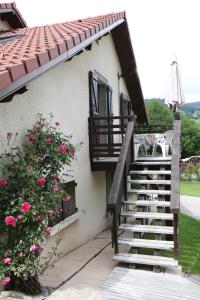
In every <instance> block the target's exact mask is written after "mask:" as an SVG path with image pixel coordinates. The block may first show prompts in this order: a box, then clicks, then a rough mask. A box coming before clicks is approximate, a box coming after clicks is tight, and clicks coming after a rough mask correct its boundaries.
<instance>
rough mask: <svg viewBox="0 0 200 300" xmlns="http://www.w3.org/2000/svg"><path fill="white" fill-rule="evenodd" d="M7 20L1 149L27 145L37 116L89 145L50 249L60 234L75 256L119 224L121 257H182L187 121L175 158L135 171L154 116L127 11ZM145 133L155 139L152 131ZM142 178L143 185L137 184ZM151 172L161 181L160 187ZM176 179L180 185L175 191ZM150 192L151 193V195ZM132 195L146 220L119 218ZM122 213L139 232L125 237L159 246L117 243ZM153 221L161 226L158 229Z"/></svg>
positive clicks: (0, 81)
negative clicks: (140, 140)
mask: <svg viewBox="0 0 200 300" xmlns="http://www.w3.org/2000/svg"><path fill="white" fill-rule="evenodd" d="M0 15H1V19H0V28H1V29H2V30H1V32H0V146H1V149H4V148H5V144H4V136H5V133H6V132H8V131H14V132H16V131H17V132H18V133H19V138H20V137H21V136H22V135H23V134H24V133H25V132H26V130H27V128H29V127H30V126H31V124H32V123H33V122H34V121H35V119H36V116H37V113H38V112H39V113H42V114H44V115H48V113H50V112H53V114H54V115H55V116H56V118H57V119H58V120H59V122H60V123H61V129H62V130H63V131H64V133H66V134H69V133H72V134H73V135H74V141H75V142H77V141H84V147H83V149H82V151H81V152H80V153H79V157H78V161H77V162H76V163H74V165H73V166H72V169H73V180H70V182H69V185H68V188H69V189H70V190H71V193H72V195H73V197H72V199H73V203H72V205H71V206H70V207H66V208H65V211H66V214H65V215H64V216H63V221H62V222H61V223H59V224H57V225H55V227H54V228H53V230H52V233H51V237H50V238H49V239H48V244H49V246H50V245H51V243H52V242H53V241H54V240H55V238H56V237H57V234H58V232H59V230H61V229H62V230H63V232H64V239H63V241H62V243H61V247H60V248H61V251H62V252H63V253H67V252H69V251H71V250H72V249H75V248H77V247H79V246H80V245H81V244H83V243H85V242H86V241H88V240H89V239H91V238H92V237H94V236H95V235H96V234H98V233H100V232H101V231H103V230H104V229H105V228H106V227H107V226H109V225H110V222H112V241H113V245H114V246H115V253H116V254H117V253H118V252H119V249H118V246H119V245H120V244H125V245H127V246H130V247H131V248H135V249H136V251H138V250H137V249H139V248H141V247H147V248H152V249H155V252H154V254H155V255H160V252H159V251H160V250H163V249H175V253H176V254H177V253H178V238H177V232H178V213H179V190H178V172H179V164H178V162H179V156H178V155H179V151H180V143H179V137H180V123H179V122H180V121H178V120H177V121H176V122H175V125H174V134H175V136H176V141H177V143H175V144H174V147H175V150H173V149H172V157H168V158H167V159H165V160H164V161H162V157H159V158H155V161H152V160H153V159H154V158H152V157H151V158H150V159H149V160H148V158H140V160H139V162H136V163H135V165H133V163H134V160H135V158H134V155H133V148H134V147H133V133H134V123H137V124H141V125H142V126H144V125H145V124H148V118H147V113H146V110H145V105H144V99H143V95H142V90H141V85H140V81H139V77H138V73H137V66H136V61H135V57H134V53H133V48H132V44H131V38H130V33H129V29H128V23H127V19H126V14H125V12H119V13H111V14H107V15H103V16H97V17H93V18H87V19H81V20H75V21H73V22H65V23H58V24H55V25H46V26H40V27H34V28H28V27H27V25H26V23H25V21H24V20H23V18H22V16H21V15H20V13H19V12H18V10H17V8H16V6H15V4H1V5H0ZM16 27H17V28H16ZM88 121H89V123H88ZM141 128H142V127H141ZM141 128H140V131H139V133H141ZM146 128H147V129H148V130H150V132H151V130H152V128H151V129H149V127H146ZM138 130H139V129H138ZM154 130H155V128H154ZM147 133H148V132H147ZM174 153H175V155H174ZM171 159H172V160H173V167H172V169H171ZM142 160H143V161H142ZM147 160H148V161H147ZM133 166H134V168H135V169H134V170H132V169H131V168H133ZM138 166H139V167H141V169H140V168H138ZM155 166H157V167H158V169H156V168H155ZM171 172H172V173H173V174H171ZM137 174H138V175H139V176H141V178H142V179H138V180H134V179H132V177H133V175H137ZM152 174H153V175H157V179H156V180H153V177H151V175H152ZM127 175H128V176H129V179H128V181H127ZM149 176H150V178H149ZM166 176H167V179H165V177H166ZM170 176H171V179H172V178H174V180H173V184H172V187H171V181H170V180H169V177H170ZM151 180H152V182H150V181H151ZM127 183H128V187H129V188H128V190H127ZM132 184H137V185H140V189H132ZM148 185H151V187H153V189H151V190H150V189H147V186H148ZM155 185H156V186H157V187H156V188H155ZM160 185H161V188H162V189H160V188H159V187H158V186H160ZM166 185H167V186H168V187H167V188H165V187H166ZM170 188H171V189H172V190H171V191H170ZM145 189H147V190H146V191H144V190H145ZM128 193H129V194H133V193H135V194H137V195H139V198H138V201H141V202H137V200H136V202H134V201H132V202H129V203H128V202H127V203H126V207H127V206H129V205H130V207H131V206H134V205H136V206H138V207H139V208H140V209H141V208H142V210H140V213H138V215H135V212H133V211H132V212H131V211H130V209H128V211H122V212H121V205H122V200H123V199H124V198H125V200H128V199H130V195H129V196H128ZM155 194H156V195H157V198H158V199H157V200H155V201H153V199H154V198H151V200H152V201H153V202H151V203H150V202H149V201H147V200H148V199H149V195H150V196H152V195H155ZM170 194H171V203H170ZM160 196H161V197H160ZM141 197H142V198H141ZM164 197H166V198H164ZM75 201H76V203H75ZM144 201H147V202H144ZM158 201H161V202H159V203H158ZM165 201H166V203H165ZM152 205H153V210H152V211H153V212H151V206H152ZM157 207H158V208H159V209H158V210H157ZM76 208H77V210H76ZM170 208H171V213H169V209H170ZM110 212H111V213H112V215H111V216H110ZM120 214H121V216H122V219H125V220H126V219H127V220H128V218H129V217H131V218H132V219H133V218H135V219H138V220H139V221H140V224H139V225H141V226H139V227H137V226H136V225H137V223H136V225H134V223H127V224H124V225H123V224H122V225H121V229H123V230H126V229H127V230H130V231H131V232H133V234H134V232H136V233H138V232H139V235H137V236H138V238H141V237H142V235H141V233H144V232H148V231H149V232H150V233H153V234H155V235H156V238H157V239H158V240H153V241H152V243H147V242H146V240H144V239H141V241H138V239H137V241H136V240H133V239H132V240H130V239H118V228H119V217H120ZM152 219H155V221H156V222H155V225H156V226H158V227H157V228H155V226H154V225H151V223H150V222H151V221H152ZM165 221H166V223H164V222H165ZM167 222H168V223H167ZM172 223H173V224H172ZM134 226H136V227H137V228H135V227H134ZM145 226H146V227H145ZM165 226H166V228H164V227H165ZM163 234H164V235H165V236H166V235H170V236H171V240H169V241H161V238H160V237H161V236H162V235H163ZM173 236H174V241H173ZM159 239H160V241H159ZM164 242H166V243H164ZM158 249H159V250H158ZM136 253H138V252H136ZM118 255H119V254H118ZM138 255H139V254H138ZM129 256H130V257H128V258H126V257H127V256H126V255H121V256H120V255H119V256H116V257H115V259H117V260H119V261H124V262H128V263H129V262H132V263H142V264H144V260H143V258H142V257H139V256H137V257H135V256H134V254H130V255H129ZM152 262H153V263H152ZM145 263H147V264H152V265H156V266H157V265H160V266H166V265H168V264H169V265H170V264H171V265H177V261H175V260H174V259H171V258H169V259H168V258H166V259H165V260H159V257H158V256H157V259H156V260H155V259H154V260H152V258H151V259H149V258H148V257H147V258H146V260H145Z"/></svg>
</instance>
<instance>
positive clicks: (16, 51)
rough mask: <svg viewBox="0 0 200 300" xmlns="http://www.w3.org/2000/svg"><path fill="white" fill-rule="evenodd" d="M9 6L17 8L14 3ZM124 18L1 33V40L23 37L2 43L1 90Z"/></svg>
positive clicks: (65, 23)
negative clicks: (16, 36) (17, 36)
mask: <svg viewBox="0 0 200 300" xmlns="http://www.w3.org/2000/svg"><path fill="white" fill-rule="evenodd" d="M2 5H3V6H5V5H4V4H0V7H2ZM7 6H9V7H10V6H12V8H13V9H15V8H16V5H15V4H14V3H12V4H7ZM120 18H121V13H116V14H113V13H112V14H108V15H104V16H97V17H94V18H87V19H83V20H76V21H73V22H64V23H58V24H54V25H46V26H39V27H38V26H37V27H33V28H19V29H15V30H11V31H7V32H0V38H1V37H6V36H13V35H19V38H18V39H13V40H10V41H7V42H5V43H4V44H0V53H1V54H0V79H1V84H0V91H1V90H2V89H4V88H5V87H6V86H8V85H9V84H11V83H12V82H14V81H15V80H17V79H19V78H21V77H23V76H24V75H25V74H29V73H31V72H32V71H34V70H36V69H37V68H39V67H40V66H43V65H45V64H46V63H48V62H49V61H50V60H53V59H55V58H56V57H58V56H59V55H61V54H63V53H65V52H67V51H68V50H70V49H72V48H73V47H74V46H76V45H78V44H80V43H81V42H83V41H85V40H86V39H87V38H90V37H91V36H92V35H94V34H95V33H97V32H99V31H100V30H102V29H103V28H106V27H108V26H109V25H110V24H112V23H114V22H115V21H116V20H118V19H120ZM8 71H9V72H8Z"/></svg>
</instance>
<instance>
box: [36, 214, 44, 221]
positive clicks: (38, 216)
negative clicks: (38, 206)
mask: <svg viewBox="0 0 200 300" xmlns="http://www.w3.org/2000/svg"><path fill="white" fill-rule="evenodd" d="M35 220H36V221H37V222H40V221H42V220H43V217H42V216H41V215H37V216H36V217H35Z"/></svg>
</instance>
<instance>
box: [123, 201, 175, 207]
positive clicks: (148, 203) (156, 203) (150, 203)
mask: <svg viewBox="0 0 200 300" xmlns="http://www.w3.org/2000/svg"><path fill="white" fill-rule="evenodd" d="M123 204H126V205H137V206H159V207H170V201H158V200H157V201H154V200H128V201H124V202H123Z"/></svg>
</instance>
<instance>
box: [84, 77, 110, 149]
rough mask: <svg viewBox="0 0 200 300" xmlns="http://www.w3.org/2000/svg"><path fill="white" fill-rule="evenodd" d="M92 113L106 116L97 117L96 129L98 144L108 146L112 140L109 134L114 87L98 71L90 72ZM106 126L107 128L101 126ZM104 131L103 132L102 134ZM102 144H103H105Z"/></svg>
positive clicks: (95, 115)
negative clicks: (109, 118)
mask: <svg viewBox="0 0 200 300" xmlns="http://www.w3.org/2000/svg"><path fill="white" fill-rule="evenodd" d="M89 81H90V115H91V116H94V117H98V116H99V117H100V118H101V117H105V119H99V120H98V119H97V120H95V121H94V129H95V128H97V129H96V134H95V141H96V144H103V145H105V147H106V146H108V144H109V143H110V142H111V141H112V139H113V138H112V137H110V136H109V129H108V127H109V125H110V124H111V121H110V120H108V117H111V116H112V114H113V112H112V88H111V87H110V86H109V85H108V83H107V80H106V79H105V78H104V77H103V76H101V75H100V74H99V73H97V72H90V77H89ZM99 126H105V128H99ZM101 132H102V134H101ZM103 145H102V146H103Z"/></svg>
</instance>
